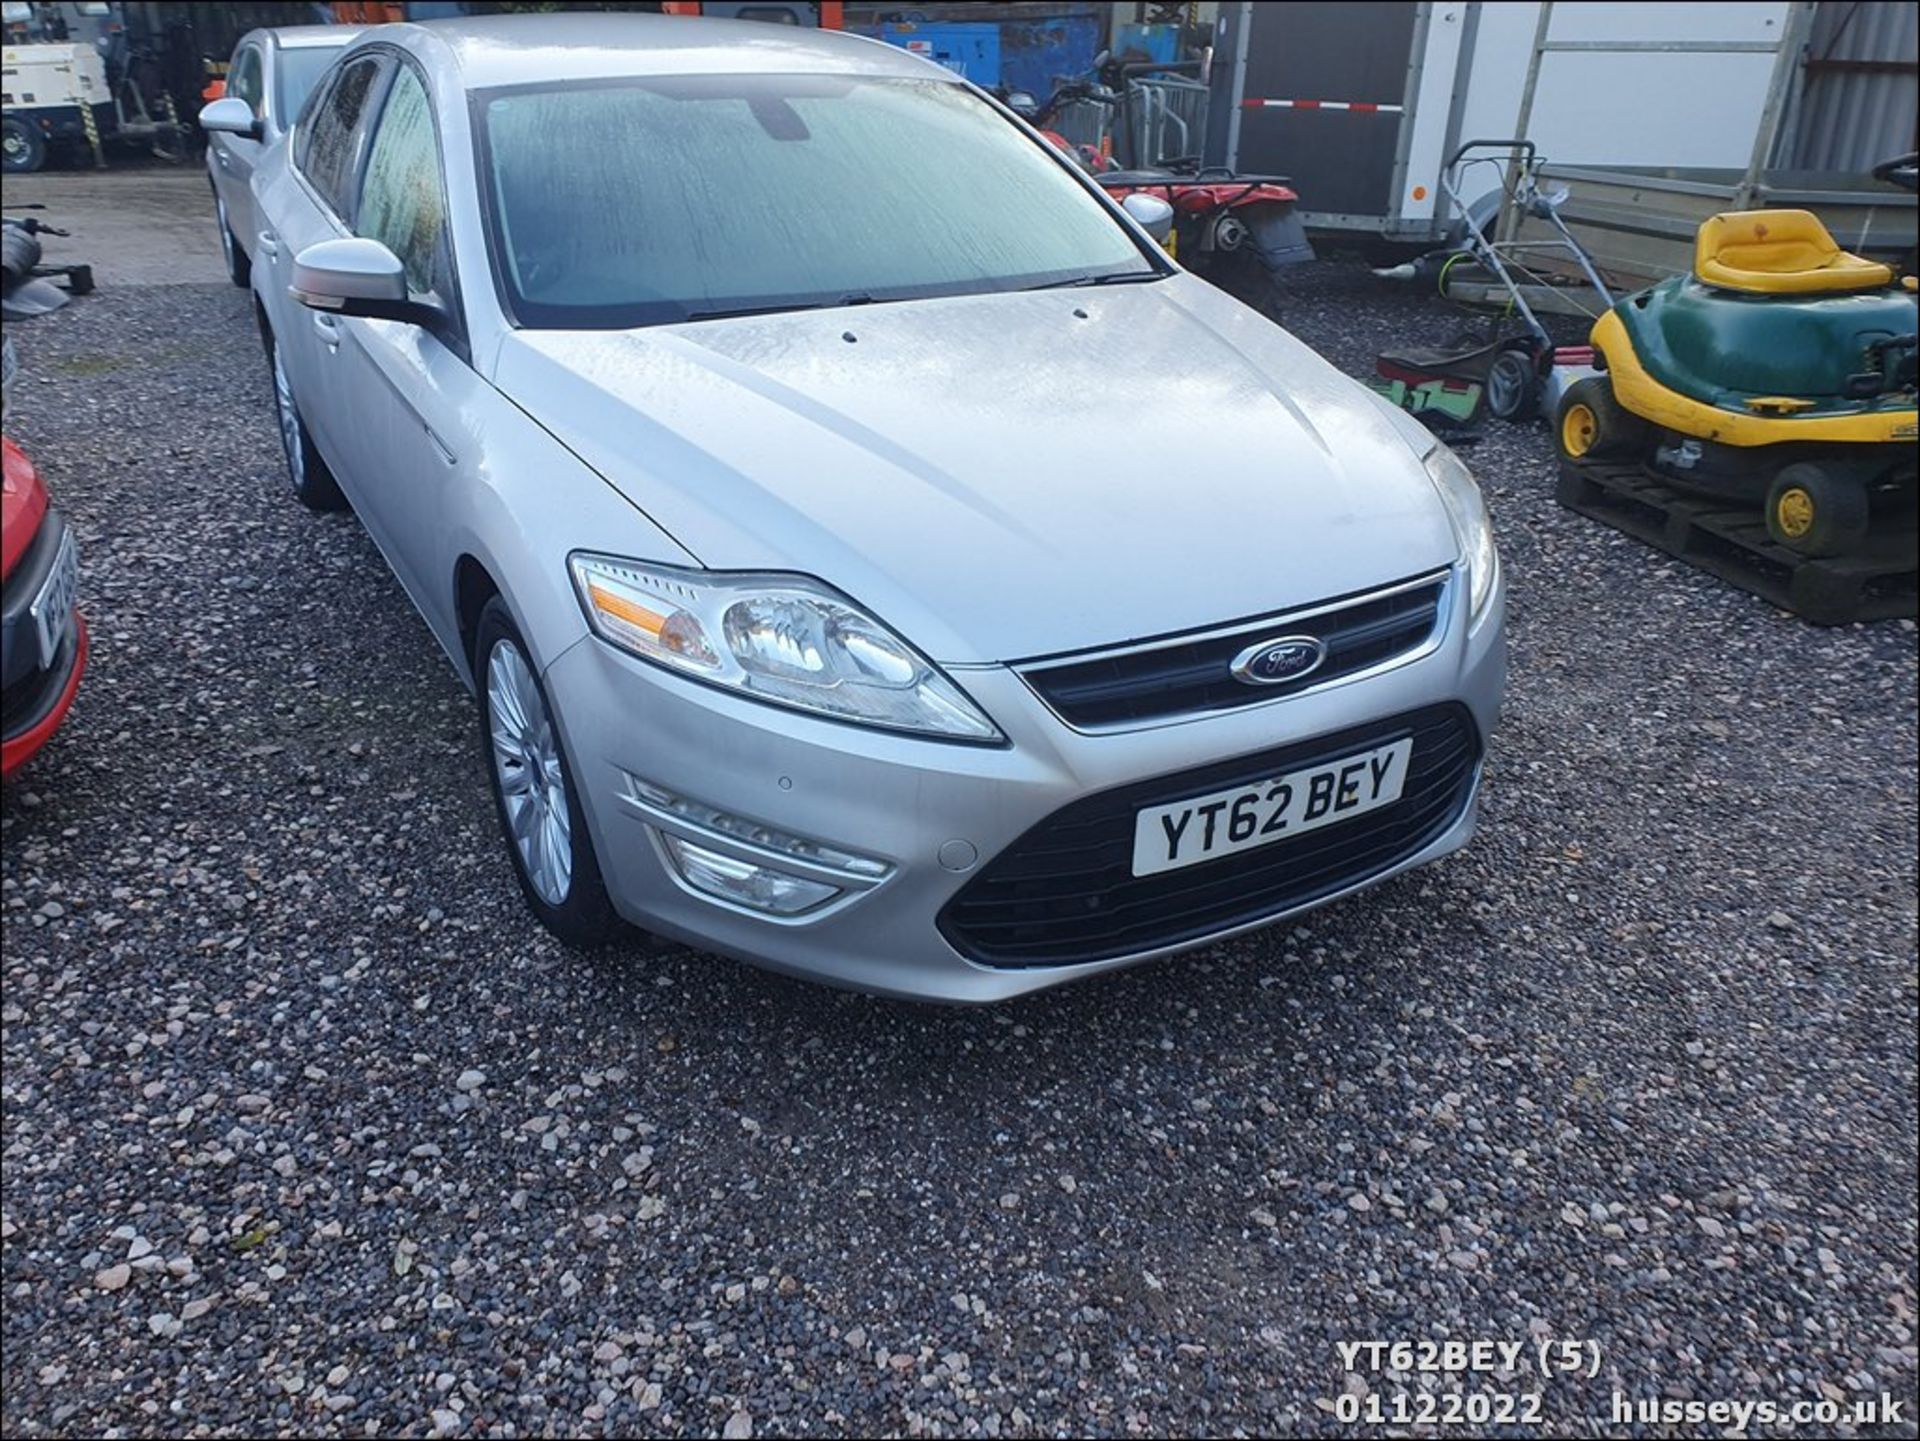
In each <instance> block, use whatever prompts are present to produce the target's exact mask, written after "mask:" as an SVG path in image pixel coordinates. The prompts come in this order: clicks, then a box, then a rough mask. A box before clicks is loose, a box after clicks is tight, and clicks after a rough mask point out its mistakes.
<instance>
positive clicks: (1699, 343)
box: [1555, 155, 1920, 556]
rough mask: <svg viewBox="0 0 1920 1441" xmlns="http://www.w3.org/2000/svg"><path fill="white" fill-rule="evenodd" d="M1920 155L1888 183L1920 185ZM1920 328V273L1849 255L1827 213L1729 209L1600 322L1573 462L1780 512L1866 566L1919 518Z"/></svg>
mask: <svg viewBox="0 0 1920 1441" xmlns="http://www.w3.org/2000/svg"><path fill="white" fill-rule="evenodd" d="M1917 158H1920V157H1916V156H1915V155H1904V156H1901V157H1899V158H1897V159H1894V160H1889V161H1887V162H1885V163H1884V164H1882V165H1879V166H1876V167H1875V168H1874V172H1873V173H1874V175H1875V176H1876V177H1877V178H1879V179H1883V180H1890V181H1892V182H1893V183H1894V184H1897V185H1900V186H1903V187H1904V188H1906V189H1908V190H1912V189H1914V188H1915V181H1916V160H1917ZM1915 318H1916V296H1915V281H1914V278H1913V277H1912V276H1908V277H1907V278H1905V279H1904V280H1898V281H1896V279H1895V276H1894V273H1893V271H1892V270H1891V269H1890V268H1889V267H1888V266H1885V265H1881V264H1877V263H1875V262H1873V261H1870V260H1863V259H1861V258H1860V257H1859V256H1856V255H1850V254H1848V253H1847V252H1846V251H1844V250H1842V249H1841V248H1840V247H1839V245H1838V244H1836V243H1835V241H1834V239H1833V237H1832V236H1831V235H1830V234H1828V233H1827V229H1826V227H1825V226H1824V225H1822V224H1821V223H1820V221H1819V219H1818V218H1817V217H1816V216H1814V215H1813V214H1811V213H1810V212H1808V211H1805V210H1748V211H1733V212H1729V213H1727V214H1724V215H1716V216H1714V217H1713V218H1712V219H1710V220H1708V221H1706V222H1705V223H1704V224H1703V225H1701V227H1700V230H1699V234H1698V236H1697V238H1696V240H1695V244H1694V261H1693V271H1692V273H1691V274H1689V275H1678V276H1675V277H1673V278H1672V279H1670V280H1665V281H1662V282H1661V283H1660V284H1658V285H1655V286H1653V287H1652V288H1651V289H1648V290H1644V291H1641V292H1640V293H1639V294H1637V295H1632V296H1629V297H1628V298H1627V299H1625V300H1624V301H1622V302H1620V303H1619V304H1618V305H1616V306H1614V307H1613V308H1612V309H1611V310H1609V311H1608V312H1607V313H1606V314H1605V315H1603V316H1601V317H1600V319H1599V321H1598V322H1597V323H1596V324H1595V325H1594V327H1593V348H1594V352H1595V358H1596V363H1597V364H1598V365H1599V366H1600V367H1601V369H1602V371H1603V372H1604V373H1602V374H1599V375H1595V376H1593V377H1591V378H1588V379H1585V380H1581V381H1579V382H1578V383H1576V384H1575V385H1573V386H1571V387H1570V388H1569V389H1568V390H1567V393H1566V395H1565V396H1564V397H1563V398H1562V400H1561V402H1560V407H1559V413H1558V416H1557V417H1556V424H1555V434H1556V436H1557V439H1558V441H1559V446H1560V452H1561V454H1562V456H1563V457H1565V458H1566V459H1567V460H1568V461H1571V462H1573V463H1575V464H1576V465H1579V464H1583V463H1588V462H1593V461H1600V460H1614V461H1629V462H1635V463H1638V464H1641V465H1644V466H1646V467H1647V468H1648V469H1650V470H1652V471H1653V472H1655V473H1656V474H1658V475H1659V476H1660V477H1661V478H1662V479H1664V480H1665V481H1667V482H1668V483H1669V484H1673V485H1677V486H1680V487H1683V488H1685V489H1688V490H1692V491H1697V492H1701V493H1703V494H1706V495H1709V496H1713V497H1715V498H1717V499H1719V500H1722V501H1732V502H1735V503H1737V504H1740V505H1751V506H1754V507H1758V506H1761V505H1764V506H1765V513H1766V523H1767V530H1768V533H1769V534H1770V536H1771V537H1772V539H1773V540H1774V541H1775V542H1776V543H1777V544H1779V545H1783V546H1787V547H1789V548H1791V549H1792V550H1794V551H1797V552H1799V553H1800V554H1802V555H1806V556H1840V555H1850V554H1855V553H1857V552H1859V551H1860V550H1861V548H1862V547H1863V546H1864V545H1865V544H1866V543H1867V542H1868V539H1869V535H1870V532H1873V531H1875V530H1878V531H1881V532H1883V533H1884V532H1886V531H1889V530H1894V529H1898V528H1904V527H1908V526H1911V525H1912V523H1913V514H1914V496H1915V484H1914V482H1915V448H1914V441H1915V438H1916V434H1917V433H1920V432H1917V431H1916V405H1915V398H1916V392H1915Z"/></svg>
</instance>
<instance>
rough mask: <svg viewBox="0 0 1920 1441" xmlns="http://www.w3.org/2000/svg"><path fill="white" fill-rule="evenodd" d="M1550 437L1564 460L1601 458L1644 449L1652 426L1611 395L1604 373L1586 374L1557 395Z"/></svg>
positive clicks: (1649, 438)
mask: <svg viewBox="0 0 1920 1441" xmlns="http://www.w3.org/2000/svg"><path fill="white" fill-rule="evenodd" d="M1553 438H1554V440H1555V442H1556V443H1557V444H1558V445H1559V447H1560V454H1561V455H1562V456H1563V457H1564V458H1565V459H1567V460H1601V459H1604V458H1606V457H1607V456H1618V455H1630V454H1633V453H1635V452H1638V451H1643V450H1645V449H1646V448H1647V446H1648V444H1649V443H1650V442H1651V441H1652V439H1653V430H1652V428H1651V427H1650V426H1649V425H1648V424H1647V423H1646V421H1644V420H1642V419H1641V418H1640V417H1639V416H1637V415H1635V414H1634V413H1633V412H1632V411H1630V410H1628V409H1627V408H1626V407H1625V406H1623V405H1622V404H1621V403H1620V402H1619V401H1618V400H1616V399H1614V396H1613V386H1612V385H1610V384H1609V383H1608V382H1607V381H1606V379H1605V378H1604V377H1602V376H1598V375H1589V376H1588V377H1587V378H1586V379H1585V380H1576V381H1575V382H1574V383H1573V384H1572V385H1569V386H1568V387H1567V393H1566V394H1565V395H1563V396H1561V397H1560V413H1559V414H1558V415H1557V416H1555V417H1554V423H1553Z"/></svg>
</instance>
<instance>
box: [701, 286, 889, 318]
mask: <svg viewBox="0 0 1920 1441" xmlns="http://www.w3.org/2000/svg"><path fill="white" fill-rule="evenodd" d="M876 303H877V302H876V301H875V300H874V298H873V297H872V296H871V295H868V294H866V293H865V292H864V291H863V292H858V293H856V294H852V295H843V296H841V297H840V298H839V299H838V300H794V301H780V302H777V303H776V304H773V305H741V306H736V307H733V308H731V309H727V308H722V309H718V310H689V311H688V312H687V313H686V314H685V315H683V316H681V317H680V318H681V319H682V320H683V321H684V320H727V319H729V318H731V317H733V316H736V315H779V314H781V313H783V312H786V311H795V310H837V309H839V308H840V307H841V306H843V305H873V304H876Z"/></svg>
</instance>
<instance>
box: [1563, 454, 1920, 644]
mask: <svg viewBox="0 0 1920 1441" xmlns="http://www.w3.org/2000/svg"><path fill="white" fill-rule="evenodd" d="M1556 494H1557V496H1558V498H1559V501H1560V503H1561V504H1562V505H1564V506H1566V507H1567V509H1569V510H1573V511H1578V512H1579V513H1580V514H1581V515H1584V516H1589V517H1591V518H1592V519H1594V520H1598V521H1604V522H1605V523H1606V524H1608V525H1610V526H1612V527H1614V528H1615V529H1616V530H1622V531H1625V532H1626V533H1627V534H1628V535H1630V536H1633V537H1634V538H1635V539H1636V540H1643V541H1645V542H1646V543H1647V544H1648V545H1651V546H1655V547H1657V548H1658V549H1660V550H1664V551H1666V552H1667V553H1668V554H1669V555H1674V556H1678V557H1679V558H1680V559H1681V560H1684V561H1686V562H1687V563H1688V564H1690V565H1694V566H1698V567H1699V568H1700V569H1701V570H1704V571H1707V572H1709V573H1711V574H1713V575H1717V576H1719V577H1720V578H1721V579H1722V580H1724V581H1727V582H1728V583H1729V584H1732V585H1736V586H1738V587H1739V588H1740V589H1742V590H1744V591H1750V592H1752V593H1753V594H1754V595H1757V596H1760V597H1761V598H1762V599H1764V600H1768V601H1771V602H1772V603H1773V604H1774V605H1777V606H1779V607H1780V608H1781V609H1783V610H1790V611H1792V612H1793V613H1794V614H1795V615H1798V616H1800V617H1802V618H1803V619H1805V620H1809V621H1812V622H1813V623H1814V624H1815V625H1849V624H1851V623H1852V622H1854V621H1862V620H1892V619H1896V618H1899V617H1903V616H1912V615H1914V614H1915V612H1916V599H1917V598H1920V584H1916V561H1915V551H1916V546H1917V545H1920V538H1917V537H1916V535H1915V531H1914V528H1913V522H1912V518H1911V516H1909V517H1907V519H1906V524H1905V525H1904V526H1903V527H1902V528H1900V529H1897V530H1895V531H1893V532H1891V533H1883V534H1878V535H1876V536H1874V537H1873V539H1872V541H1871V542H1870V543H1869V549H1868V550H1866V551H1865V552H1864V553H1862V554H1859V555H1849V556H1834V557H1829V558H1826V559H1815V558H1814V557H1812V556H1805V555H1801V554H1800V553H1799V552H1798V551H1793V550H1788V549H1787V548H1786V547H1785V546H1783V545H1777V544H1775V543H1774V541H1773V539H1772V538H1771V537H1770V536H1769V535H1768V534H1767V523H1766V519H1765V517H1764V516H1763V515H1762V514H1761V513H1760V508H1759V507H1758V506H1751V507H1748V506H1735V505H1733V504H1732V503H1730V502H1728V501H1724V500H1716V499H1713V498H1711V497H1708V496H1702V495H1698V494H1696V493H1694V492H1692V491H1686V490H1681V489H1678V488H1677V487H1675V486H1673V485H1671V484H1669V483H1668V482H1667V481H1665V480H1664V479H1662V478H1661V477H1660V476H1659V475H1657V474H1655V473H1654V472H1652V471H1650V470H1648V469H1646V468H1645V467H1644V466H1640V465H1632V464H1619V463H1610V462H1607V461H1592V462H1587V463H1585V464H1581V463H1577V462H1574V461H1570V460H1562V461H1561V464H1560V484H1559V487H1558V490H1557V492H1556Z"/></svg>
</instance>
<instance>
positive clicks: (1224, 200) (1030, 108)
mask: <svg viewBox="0 0 1920 1441" xmlns="http://www.w3.org/2000/svg"><path fill="white" fill-rule="evenodd" d="M1192 63H1194V62H1188V63H1187V65H1186V66H1184V67H1183V66H1182V65H1172V66H1168V65H1161V64H1155V63H1151V62H1149V63H1120V62H1115V61H1112V60H1109V59H1108V58H1107V57H1106V56H1104V55H1103V56H1101V57H1100V59H1098V60H1096V61H1095V62H1094V67H1095V74H1096V75H1097V76H1098V77H1099V78H1097V79H1095V78H1087V77H1079V78H1075V79H1066V80H1059V81H1056V82H1055V85H1054V91H1053V94H1051V95H1050V96H1048V97H1047V99H1046V100H1045V101H1044V102H1041V103H1035V101H1034V100H1033V98H1032V97H1031V96H1028V95H1024V94H1020V93H1017V92H1016V93H1012V94H1008V93H1005V92H1002V93H1001V95H1000V98H1001V99H1002V100H1003V101H1004V102H1005V103H1006V104H1007V106H1008V107H1009V108H1010V109H1011V110H1013V112H1014V113H1015V114H1017V115H1019V116H1020V117H1021V118H1022V119H1024V120H1026V121H1027V122H1028V123H1029V124H1030V125H1032V126H1033V127H1034V128H1035V129H1037V130H1038V131H1039V132H1040V133H1041V135H1043V136H1044V137H1045V138H1046V139H1047V140H1049V141H1051V142H1052V143H1053V144H1054V145H1056V146H1058V147H1059V148H1060V149H1061V150H1063V151H1065V152H1066V153H1067V154H1068V155H1071V156H1072V157H1073V158H1074V160H1075V161H1077V162H1078V163H1079V164H1080V166H1081V167H1082V168H1083V169H1085V170H1087V171H1088V172H1089V173H1091V174H1092V176H1093V178H1094V179H1095V180H1096V181H1098V182H1099V184H1100V185H1101V186H1102V187H1103V188H1104V189H1105V190H1106V191H1107V193H1108V194H1110V195H1112V196H1113V198H1114V199H1115V200H1124V199H1125V198H1126V197H1127V196H1129V195H1132V194H1134V193H1135V192H1139V193H1142V194H1147V195H1152V196H1154V197H1155V198H1157V199H1161V200H1165V201H1166V202H1167V203H1168V204H1169V205H1171V206H1172V207H1173V214H1174V229H1173V234H1172V235H1171V236H1170V237H1169V239H1168V242H1167V250H1168V253H1169V254H1171V255H1173V256H1174V257H1175V258H1176V259H1178V260H1179V261H1180V263H1181V264H1183V265H1185V266H1186V267H1187V268H1188V269H1190V270H1193V271H1195V272H1197V273H1198V274H1200V275H1203V276H1205V277H1206V278H1207V279H1208V280H1210V281H1212V282H1213V283H1214V284H1215V285H1217V286H1219V287H1220V288H1221V289H1222V290H1224V291H1226V292H1227V293H1228V294H1230V295H1232V296H1234V297H1235V298H1236V299H1239V300H1242V301H1244V302H1245V303H1247V304H1248V305H1251V306H1253V307H1254V308H1255V309H1256V310H1259V311H1261V312H1263V313H1264V314H1266V315H1267V316H1268V317H1270V318H1272V319H1275V320H1278V319H1279V301H1280V294H1281V292H1280V289H1279V284H1280V278H1281V273H1282V272H1283V271H1284V270H1285V269H1286V268H1287V267H1289V266H1293V265H1300V264H1304V263H1305V262H1306V261H1309V260H1312V259H1313V246H1312V245H1311V244H1310V243H1309V242H1308V240H1307V232H1306V226H1305V225H1304V223H1303V222H1302V221H1301V219H1300V216H1299V213H1298V205H1299V200H1300V197H1299V196H1298V194H1296V193H1295V192H1294V190H1293V187H1292V185H1291V184H1290V182H1289V181H1288V178H1287V177H1286V176H1284V175H1239V174H1236V173H1234V172H1233V171H1231V170H1228V169H1225V168H1223V167H1219V166H1213V167H1205V166H1202V165H1201V163H1200V160H1199V157H1197V156H1174V157H1156V158H1155V164H1154V165H1153V166H1151V167H1149V168H1144V169H1117V168H1115V167H1114V164H1113V158H1112V153H1111V148H1110V141H1109V137H1110V136H1111V134H1112V133H1113V131H1114V130H1115V129H1119V130H1120V131H1121V132H1122V133H1125V132H1126V131H1127V130H1128V129H1129V128H1130V127H1128V126H1126V125H1124V124H1121V125H1119V126H1116V125H1115V124H1114V119H1113V117H1114V116H1116V115H1119V114H1121V113H1122V112H1123V111H1124V109H1125V107H1126V105H1127V103H1128V102H1127V97H1129V96H1132V95H1134V94H1135V93H1136V92H1139V91H1141V90H1143V89H1144V88H1145V87H1144V85H1143V83H1142V81H1141V80H1137V79H1135V78H1134V77H1135V72H1145V71H1154V72H1158V71H1163V70H1169V69H1173V70H1178V69H1181V68H1190V66H1191V64H1192ZM1109 82H1112V83H1109ZM1146 83H1149V84H1150V83H1151V82H1150V81H1147V82H1146ZM1116 87H1118V88H1116ZM1070 105H1071V106H1076V107H1077V108H1079V109H1081V110H1082V111H1090V112H1091V113H1093V114H1094V115H1096V116H1098V117H1099V123H1098V124H1097V126H1096V127H1095V128H1096V129H1097V131H1098V133H1099V135H1100V137H1101V140H1100V141H1099V142H1098V143H1088V142H1084V141H1082V142H1075V141H1072V140H1069V139H1067V137H1066V136H1065V135H1063V134H1062V133H1061V132H1060V131H1059V130H1056V129H1054V128H1053V126H1054V125H1055V124H1056V122H1058V121H1059V120H1060V118H1061V113H1062V111H1063V110H1065V109H1066V108H1067V107H1068V106H1070Z"/></svg>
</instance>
